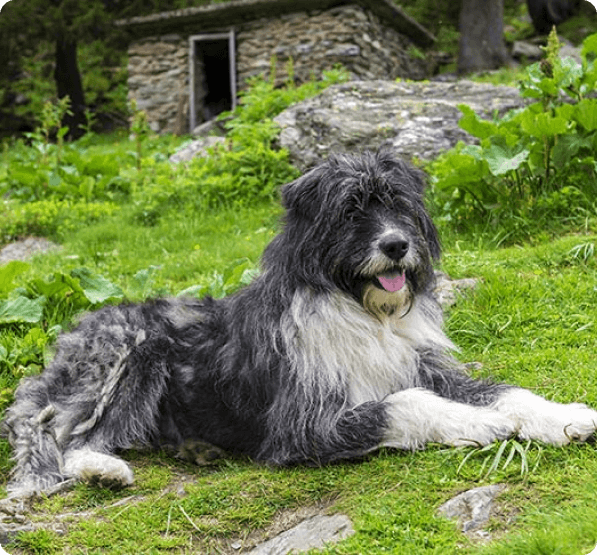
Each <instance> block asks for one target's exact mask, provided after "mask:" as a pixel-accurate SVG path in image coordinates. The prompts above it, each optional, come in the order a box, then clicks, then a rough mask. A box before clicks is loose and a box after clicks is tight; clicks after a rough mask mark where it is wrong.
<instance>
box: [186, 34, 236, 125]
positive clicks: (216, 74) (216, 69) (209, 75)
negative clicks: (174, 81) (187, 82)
mask: <svg viewBox="0 0 597 555" xmlns="http://www.w3.org/2000/svg"><path fill="white" fill-rule="evenodd" d="M190 46H191V114H190V116H191V121H190V124H191V131H192V130H193V129H194V128H195V126H196V125H198V124H200V123H202V122H205V121H209V120H211V119H213V118H215V117H216V116H217V115H218V114H220V113H221V112H224V111H226V110H232V109H233V108H234V107H235V105H236V77H235V69H234V66H235V64H234V35H233V34H232V32H231V33H227V34H217V35H197V36H194V37H191V44H190Z"/></svg>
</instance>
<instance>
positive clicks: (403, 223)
mask: <svg viewBox="0 0 597 555" xmlns="http://www.w3.org/2000/svg"><path fill="white" fill-rule="evenodd" d="M424 187H425V180H424V176H423V174H422V172H420V171H418V170H415V169H414V168H412V167H411V166H409V165H407V164H406V163H404V162H402V161H400V160H396V159H395V158H393V157H392V156H391V155H389V154H388V153H383V152H382V153H378V154H371V153H367V154H365V155H363V156H333V157H331V158H330V159H329V160H328V161H327V162H324V163H323V164H321V165H320V166H318V167H316V168H314V169H313V170H311V171H310V172H308V173H307V174H305V175H304V176H303V177H301V178H299V179H297V180H296V181H293V182H292V183H289V184H287V185H285V186H284V187H283V189H282V200H283V204H284V206H285V208H286V211H287V212H286V218H285V229H284V232H283V233H282V234H281V235H280V236H279V237H278V238H277V239H276V240H274V242H273V243H272V245H270V247H268V249H267V250H266V253H265V257H264V262H265V263H266V266H267V264H268V262H271V263H275V262H276V261H277V262H278V263H280V262H281V260H282V259H284V260H285V263H284V265H285V270H286V272H290V273H291V274H292V276H289V277H292V278H294V279H296V280H298V283H303V284H305V285H308V286H310V287H313V288H314V289H316V290H317V289H328V290H329V289H330V288H331V287H337V288H340V289H341V290H343V291H344V292H346V293H349V294H350V295H352V296H353V297H355V298H356V299H357V300H358V301H359V302H360V303H361V304H363V306H365V308H367V309H369V310H370V311H372V312H375V313H379V312H382V313H392V312H395V311H396V310H400V309H402V308H404V309H405V310H407V309H408V307H409V306H410V302H411V300H412V297H413V295H416V294H417V293H419V292H421V291H424V290H427V289H428V288H429V286H430V284H431V283H432V280H433V268H432V261H433V259H437V258H439V255H440V245H439V240H438V236H437V231H436V229H435V226H434V225H433V222H432V221H431V218H430V217H429V215H428V213H427V211H426V210H425V206H424V204H423V192H424ZM281 251H284V252H281Z"/></svg>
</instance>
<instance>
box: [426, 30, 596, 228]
mask: <svg viewBox="0 0 597 555" xmlns="http://www.w3.org/2000/svg"><path fill="white" fill-rule="evenodd" d="M559 49H560V44H559V42H558V39H557V36H556V35H555V33H552V35H550V38H549V42H548V46H547V47H546V58H545V59H544V60H543V61H542V62H541V63H537V64H534V65H532V66H529V68H527V70H526V72H525V76H524V78H523V80H522V82H521V94H522V96H523V97H525V98H530V99H532V100H535V102H533V103H531V104H530V105H528V106H526V107H525V108H523V109H519V110H515V111H512V112H510V113H508V114H506V115H505V116H504V117H503V118H501V119H499V120H494V121H487V120H484V119H482V118H480V117H479V116H478V115H477V114H476V113H475V112H474V111H473V110H472V109H471V108H470V107H468V106H466V105H461V106H459V108H460V110H461V111H462V113H463V117H462V118H461V120H460V123H459V124H460V127H462V128H463V129H464V130H465V131H468V132H469V133H470V134H471V135H473V136H474V137H476V138H477V139H478V140H479V144H478V145H466V146H465V145H464V144H462V143H460V144H459V145H457V147H456V148H455V149H453V150H451V151H449V152H447V153H445V154H444V155H443V156H441V157H440V158H439V159H438V160H437V161H435V162H433V163H432V164H431V166H430V171H431V173H432V175H433V184H434V193H435V201H436V203H437V204H438V207H439V212H440V217H442V218H444V219H445V220H449V221H452V222H455V223H457V224H460V225H465V226H467V225H468V226H470V224H471V223H472V224H474V223H479V222H481V223H491V224H492V225H494V226H495V225H497V224H503V227H504V230H507V228H508V226H511V229H510V230H507V231H505V234H508V233H509V232H511V231H512V226H515V225H516V222H518V225H520V224H521V223H522V224H523V225H522V226H520V228H521V229H519V230H517V231H516V233H515V234H514V235H515V236H519V235H520V233H521V232H522V233H523V234H524V233H525V228H526V232H528V230H529V228H530V227H532V226H533V224H534V223H535V222H537V221H539V222H541V223H545V222H546V221H547V220H549V219H550V218H553V217H562V216H564V217H566V218H570V217H574V216H575V215H579V214H582V216H584V217H586V215H587V214H595V204H594V201H593V199H594V198H595V194H596V193H597V173H596V169H597V167H596V165H595V160H594V155H593V152H594V149H595V146H596V145H597V100H595V99H593V98H587V97H586V94H587V92H588V91H590V90H592V88H593V87H594V85H595V82H596V81H597V64H596V63H595V59H594V58H595V54H597V35H592V36H590V37H588V38H587V40H586V41H585V43H584V46H583V51H582V52H583V63H582V65H579V64H577V63H576V62H575V61H574V60H572V59H570V58H565V59H561V58H560V57H559ZM505 234H502V239H503V238H504V237H505ZM510 235H511V234H510Z"/></svg>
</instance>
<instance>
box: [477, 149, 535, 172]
mask: <svg viewBox="0 0 597 555" xmlns="http://www.w3.org/2000/svg"><path fill="white" fill-rule="evenodd" d="M529 153H530V151H529V150H527V149H524V150H521V151H520V152H517V153H514V152H512V151H511V150H510V149H508V148H507V147H505V146H501V145H496V144H494V145H491V146H490V147H489V148H488V149H487V153H486V155H485V159H486V160H487V165H488V166H489V171H490V172H491V173H492V174H493V175H495V176H499V175H505V174H507V173H508V172H510V171H514V170H517V169H518V168H519V167H520V166H521V165H522V164H523V163H524V162H526V160H527V159H528V157H529Z"/></svg>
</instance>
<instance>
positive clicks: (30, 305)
mask: <svg viewBox="0 0 597 555" xmlns="http://www.w3.org/2000/svg"><path fill="white" fill-rule="evenodd" d="M45 303H46V299H45V297H38V298H37V299H33V300H32V299H28V298H27V297H21V296H19V297H16V298H14V299H9V300H7V301H0V324H17V323H18V324H21V323H28V324H36V323H38V322H40V321H41V319H42V317H43V311H44V305H45Z"/></svg>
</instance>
